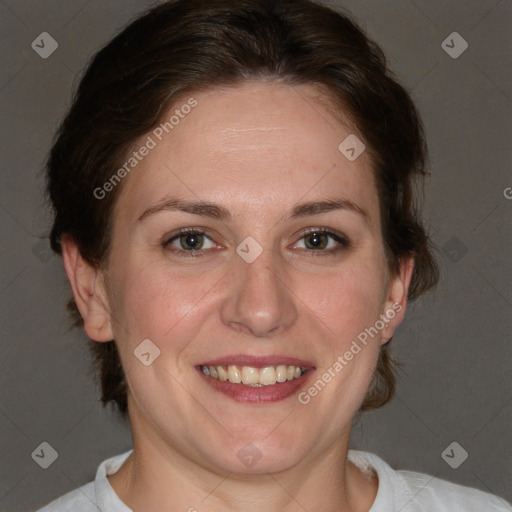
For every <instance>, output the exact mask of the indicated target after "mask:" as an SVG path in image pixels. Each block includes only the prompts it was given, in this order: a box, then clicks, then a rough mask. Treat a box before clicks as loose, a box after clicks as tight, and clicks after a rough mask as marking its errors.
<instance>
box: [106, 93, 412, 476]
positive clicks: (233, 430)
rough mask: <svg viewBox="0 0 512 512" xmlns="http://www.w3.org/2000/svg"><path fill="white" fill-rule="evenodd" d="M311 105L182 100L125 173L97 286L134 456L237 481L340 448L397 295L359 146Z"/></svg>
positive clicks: (296, 96)
mask: <svg viewBox="0 0 512 512" xmlns="http://www.w3.org/2000/svg"><path fill="white" fill-rule="evenodd" d="M318 94H319V92H318V90H316V89H315V88H314V87H313V86H293V87H290V86H285V85H278V84H269V83H267V84H264V83H251V84H246V85H243V86H239V87H236V88H230V89H224V90H211V91H208V92H202V93H198V94H194V95H193V98H194V99H195V100H196V101H197V105H196V106H195V107H194V108H192V109H190V110H191V111H190V113H188V114H186V115H183V112H184V111H188V110H189V109H187V108H186V109H184V110H182V111H181V116H180V119H179V122H178V123H176V124H175V125H173V128H172V130H171V129H169V128H168V131H169V133H166V132H165V131H163V133H160V131H159V132H152V133H149V134H148V135H149V136H150V137H151V138H152V139H153V142H155V144H156V146H155V147H153V148H152V149H150V150H149V151H148V154H147V155H146V156H144V157H142V156H141V161H140V162H139V163H138V165H137V167H136V169H134V170H133V171H132V172H131V174H130V175H129V176H128V177H126V178H125V182H124V183H123V190H122V193H121V194H120V197H119V199H118V202H117V204H116V208H115V211H114V223H113V232H112V247H111V253H110V256H109V261H108V274H107V280H106V282H107V289H108V292H109V293H108V295H109V297H110V314H111V319H112V329H113V335H114V337H115V339H116V341H117V344H118V347H119V351H120V355H121V359H122V363H123V367H124V370H125V372H126V377H127V381H128V385H129V407H130V419H131V422H132V428H133V431H134V436H135V442H136V444H137V442H139V443H150V444H151V445H152V446H153V448H157V449H159V450H160V451H161V452H167V451H169V453H175V454H176V453H177V454H179V455H181V456H184V457H185V458H186V459H188V460H189V461H194V462H196V463H197V464H201V465H202V466H205V467H208V468H214V469H215V470H217V471H218V470H221V471H226V472H228V471H229V472H239V473H250V472H252V473H267V472H275V471H280V470H284V469H287V468H290V467H292V466H295V465H297V464H301V463H308V461H309V462H311V461H312V460H313V459H314V458H316V457H321V456H322V454H325V453H326V452H327V450H336V449H338V451H340V450H341V451H342V450H343V446H346V442H347V441H348V435H349V428H350V423H351V420H352V418H353V416H354V414H355V413H356V412H357V410H358V408H359V406H360V404H361V402H362V400H363V398H364V396H365V394H366V391H367V388H368V386H369V383H370V381H371V377H372V372H373V371H374V369H375V365H376V361H377V357H378V353H379V350H380V348H381V345H382V343H383V339H384V340H385V339H387V338H389V337H390V336H391V334H392V330H393V328H394V327H395V326H396V324H397V323H398V322H399V318H401V315H400V314H398V312H397V311H398V310H397V308H396V306H395V307H394V308H393V302H394V301H395V299H397V298H398V301H402V304H404V303H403V300H402V299H403V296H404V289H405V287H406V283H404V279H402V278H401V277H390V276H389V274H388V271H387V265H386V259H385V254H384V248H383V240H382V237H381V226H380V217H379V201H378V196H377V190H376V188H375V185H374V181H373V177H372V171H371V168H370V159H369V155H368V152H367V151H364V152H363V153H362V154H361V155H360V156H359V157H358V158H356V159H355V160H353V159H352V160H353V161H351V160H349V159H348V158H347V157H346V156H345V155H348V156H350V157H352V152H351V151H350V149H348V150H347V148H346V147H345V146H344V147H345V154H344V153H342V151H341V150H340V149H339V148H338V147H339V145H340V143H341V142H342V141H344V140H345V139H346V138H347V137H348V136H349V135H353V134H354V133H355V132H354V129H351V128H350V127H349V126H345V125H343V124H341V122H340V121H339V120H337V119H335V118H334V117H333V116H332V114H330V113H329V111H328V110H327V109H326V108H325V107H324V106H322V104H321V103H320V102H318V101H317V100H316V99H315V96H318ZM189 99H190V98H185V99H184V100H183V102H181V103H180V102H179V103H178V104H176V105H174V107H173V109H172V112H170V113H169V115H168V116H166V119H167V118H169V117H170V116H171V115H172V114H173V112H174V110H176V109H178V110H179V109H180V107H181V106H182V105H184V104H186V103H187V101H188V100H189ZM192 103H193V101H192ZM174 121H175V120H174ZM155 133H158V134H160V138H161V140H159V137H157V136H156V135H155ZM359 139H362V136H361V135H359ZM147 140H148V139H147V137H144V138H143V139H141V144H140V145H141V146H142V145H143V144H146V142H147ZM350 140H351V139H349V141H350ZM149 146H153V144H152V143H149ZM349 146H350V145H349ZM137 148H138V146H137ZM137 148H135V149H137ZM357 149H358V148H356V150H357ZM347 151H348V152H347ZM326 202H331V203H326ZM334 202H337V206H336V207H333V204H334ZM197 203H208V204H207V205H206V204H197ZM317 203H318V204H317ZM306 204H307V205H309V206H299V205H306ZM329 204H330V207H329ZM193 205H195V206H193ZM177 206H178V207H179V208H177ZM184 206H186V208H183V209H181V207H184ZM184 209H186V210H187V211H184ZM221 213H222V215H221ZM183 228H187V229H188V230H190V231H191V233H184V234H181V235H180V233H179V230H180V229H183ZM198 231H199V233H198ZM325 232H328V233H325ZM308 233H309V234H308ZM390 310H393V311H392V313H393V314H392V318H393V319H392V320H390V321H389V326H388V327H383V324H384V322H383V321H382V320H381V315H387V318H388V319H389V318H390V316H391V315H390V314H388V312H389V311H390ZM379 320H380V322H379ZM375 326H377V327H375ZM370 328H373V330H372V329H370ZM365 329H367V331H366V340H365V342H364V343H363V342H362V341H361V340H362V339H364V338H365V336H364V334H362V333H364V332H365ZM368 330H369V331H368ZM368 332H370V333H371V335H368ZM358 336H359V340H358ZM143 340H151V341H150V342H148V341H145V342H144V344H143V345H140V344H141V343H142V342H143ZM354 342H356V345H354ZM139 345H140V347H139ZM138 347H139V348H138ZM156 347H157V348H158V350H159V355H158V357H156V355H157V353H158V351H157V349H156ZM356 347H359V351H358V350H357V348H356ZM347 353H349V354H347ZM350 354H352V357H350ZM136 355H138V357H137V356H136ZM336 362H338V364H336ZM204 366H214V367H215V370H214V371H213V372H212V371H211V370H210V375H209V376H208V375H206V374H205V372H204V371H203V368H204ZM230 366H231V367H232V368H229V367H230ZM219 367H221V368H220V369H219ZM290 367H297V368H305V369H306V371H305V373H304V375H302V376H299V375H300V374H301V373H302V371H301V370H296V369H295V368H291V369H290ZM263 368H266V369H264V370H263ZM215 371H216V372H217V373H218V374H219V375H218V376H217V378H215ZM212 373H213V375H212ZM325 375H327V377H326V376H325ZM328 375H330V379H329V377H328ZM322 376H324V377H322ZM226 378H227V379H228V380H225V379H226ZM238 378H243V379H244V381H245V382H252V383H260V384H261V383H262V382H263V385H260V386H254V385H249V384H244V383H243V382H242V383H237V382H230V380H232V381H237V380H238ZM258 379H260V380H258ZM265 379H268V380H265ZM288 379H291V380H288ZM276 380H279V381H283V380H284V382H276ZM319 380H320V381H321V384H319V383H318V382H317V381H319ZM274 382H275V383H274ZM315 382H317V384H316V387H315ZM269 383H270V384H269ZM311 389H313V391H308V390H311ZM315 390H316V392H315Z"/></svg>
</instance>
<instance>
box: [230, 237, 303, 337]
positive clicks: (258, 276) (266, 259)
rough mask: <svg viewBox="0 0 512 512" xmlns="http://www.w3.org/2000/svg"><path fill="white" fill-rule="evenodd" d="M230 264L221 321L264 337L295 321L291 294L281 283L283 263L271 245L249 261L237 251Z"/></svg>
mask: <svg viewBox="0 0 512 512" xmlns="http://www.w3.org/2000/svg"><path fill="white" fill-rule="evenodd" d="M244 248H246V247H245V246H243V247H242V249H244ZM242 254H243V253H242ZM233 265H234V267H235V268H234V272H232V273H231V280H230V286H229V293H228V296H227V297H226V301H225V304H224V306H223V308H222V320H223V322H224V323H225V324H227V325H229V326H230V327H232V328H236V329H242V330H244V331H246V332H248V333H251V334H252V335H253V336H257V337H264V336H268V335H270V334H271V333H273V332H277V331H281V330H282V329H284V328H286V327H288V326H289V325H291V324H292V323H293V322H294V321H295V320H296V318H297V310H296V305H295V302H294V300H293V294H291V293H290V290H289V289H288V287H287V286H285V284H284V280H285V276H284V271H283V262H282V261H281V260H280V259H279V257H278V256H277V255H276V254H275V253H274V251H273V250H272V249H271V248H264V249H263V251H262V252H261V254H260V255H259V256H258V257H257V258H256V259H254V260H253V261H251V262H248V261H247V260H245V259H244V257H243V256H239V255H238V254H237V255H236V257H235V258H234V261H233ZM280 273H281V274H282V275H281V276H280Z"/></svg>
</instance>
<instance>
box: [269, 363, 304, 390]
mask: <svg viewBox="0 0 512 512" xmlns="http://www.w3.org/2000/svg"><path fill="white" fill-rule="evenodd" d="M299 372H300V368H299ZM276 382H277V376H276V369H275V368H274V367H272V366H266V367H265V368H262V369H261V370H260V384H263V385H264V386H271V385H272V384H275V383H276Z"/></svg>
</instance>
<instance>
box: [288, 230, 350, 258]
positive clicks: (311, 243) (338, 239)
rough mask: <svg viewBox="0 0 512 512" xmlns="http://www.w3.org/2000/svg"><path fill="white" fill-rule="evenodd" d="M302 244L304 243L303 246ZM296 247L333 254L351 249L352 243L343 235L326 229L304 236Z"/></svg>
mask: <svg viewBox="0 0 512 512" xmlns="http://www.w3.org/2000/svg"><path fill="white" fill-rule="evenodd" d="M302 241H303V242H302ZM300 242H302V246H301V245H300ZM296 247H298V248H300V249H305V250H307V251H311V252H313V251H314V252H318V253H326V254H332V253H335V252H337V251H339V250H343V249H347V248H348V247H350V242H349V240H348V239H347V238H346V237H345V236H344V235H342V234H341V233H335V232H332V231H328V230H325V229H313V230H311V231H309V232H307V233H305V234H304V235H303V236H302V238H301V239H300V241H299V243H298V245H296Z"/></svg>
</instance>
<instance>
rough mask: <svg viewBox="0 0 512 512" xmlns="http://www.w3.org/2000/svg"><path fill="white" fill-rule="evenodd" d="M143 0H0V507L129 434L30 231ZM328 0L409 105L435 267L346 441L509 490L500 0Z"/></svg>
mask: <svg viewBox="0 0 512 512" xmlns="http://www.w3.org/2000/svg"><path fill="white" fill-rule="evenodd" d="M148 5H150V4H149V2H144V1H142V0H139V1H137V0H129V1H126V0H124V1H120V0H109V1H102V0H92V1H88V0H73V1H69V0H66V1H64V0H54V1H50V0H45V1H35V0H32V1H23V0H3V1H2V2H0V18H1V30H0V38H1V46H2V56H1V57H0V58H1V64H2V65H1V76H0V112H1V115H2V123H1V130H2V133H1V144H2V153H1V154H2V160H1V162H2V171H1V193H0V232H1V236H2V244H1V249H0V251H1V253H0V261H1V265H0V325H1V330H0V344H1V345H0V348H1V357H0V379H1V381H0V394H1V398H0V400H1V401H0V433H1V438H0V454H1V456H0V510H1V511H2V512H14V511H16V512H24V511H30V510H34V509H35V508H37V507H39V506H41V505H43V504H45V503H46V502H48V501H49V500H50V499H52V498H55V497H57V496H58V495H60V494H62V493H64V492H66V491H69V490H71V489H72V488H75V487H77V486H78V485H81V484H84V483H85V482H87V481H90V480H91V479H93V477H94V474H95V471H96V468H97V465H98V464H99V463H100V462H101V461H102V460H104V459H105V458H107V457H109V456H112V455H115V454H118V453H121V452H122V451H125V450H127V449H129V448H130V447H131V444H130V433H129V429H128V427H127V425H125V424H123V423H122V421H121V420H119V419H117V418H116V417H115V415H113V414H112V413H111V412H110V411H109V410H104V409H102V407H101V406H100V403H99V402H98V399H97V392H96V390H95V388H94V386H93V384H92V376H91V375H90V374H89V357H88V352H87V350H86V348H85V343H84V341H85V337H84V335H83V334H82V333H81V332H79V331H78V330H69V328H68V325H69V322H68V317H67V314H66V310H65V303H66V301H67V298H68V296H69V293H70V292H69V289H68V285H67V283H66V280H65V275H64V272H63V269H62V266H61V261H60V259H59V258H57V257H54V256H52V255H51V253H50V252H49V250H48V246H47V242H46V240H45V239H44V235H45V233H46V232H47V230H48V226H49V216H48V212H47V210H46V209H45V207H44V201H43V196H42V188H43V180H42V174H41V168H42V163H43V161H44V158H45V156H46V153H47V151H48V149H49V147H50V144H51V140H52V137H53V133H54V131H55V129H56V127H57V124H58V121H59V120H60V119H61V117H62V115H63V114H64V112H65V111H66V108H67V107H68V105H69V101H70V97H71V91H72V90H73V88H74V87H75V86H76V84H77V76H79V73H80V72H81V70H82V69H83V67H84V65H85V63H86V62H87V60H88V59H89V58H90V56H91V55H92V54H93V53H94V52H95V51H97V50H98V49H99V48H100V46H101V45H102V44H104V43H106V42H107V41H108V40H109V39H110V38H111V36H112V35H113V34H114V33H115V32H116V31H117V30H118V29H119V28H120V27H121V26H123V25H124V24H125V23H126V22H127V21H128V20H130V19H131V18H132V17H133V16H134V15H136V14H137V13H138V12H139V11H140V10H142V9H143V8H145V7H147V6H148ZM331 5H334V6H338V7H339V6H340V5H342V3H341V2H331ZM343 5H344V6H345V7H346V8H347V9H348V10H349V11H350V12H352V13H353V14H354V15H355V16H356V18H357V19H358V20H359V21H360V23H361V24H362V25H363V26H364V27H366V28H367V30H368V32H369V34H370V35H371V36H372V37H373V38H374V39H376V41H377V42H378V43H379V44H381V46H382V48H383V49H384V51H385V53H386V55H387V56H388V58H389V63H390V65H391V68H392V69H393V70H394V71H395V72H396V74H397V76H398V77H399V79H400V80H401V81H402V82H403V83H404V84H405V85H406V86H407V87H408V88H409V90H411V91H412V94H413V97H414V99H415V100H416V102H417V104H418V106H419V108H420V110H421V113H422V115H423V118H424V121H425V125H426V129H427V135H428V139H429V144H430V150H431V171H432V178H431V179H430V180H429V183H428V187H427V201H426V214H427V216H428V219H429V221H430V224H431V229H432V234H433V238H434V241H435V243H436V244H437V245H438V247H439V260H440V265H441V270H442V277H441V282H440V285H439V288H438V291H437V293H436V295H435V297H433V298H430V299H427V300H423V301H421V302H418V303H416V304H414V305H413V306H412V307H411V308H410V310H409V314H408V318H407V320H406V321H405V323H404V324H403V325H402V326H401V328H400V329H399V332H398V334H397V335H396V337H395V340H394V342H393V345H394V353H395V354H396V356H397V357H398V358H399V359H400V360H401V361H402V362H403V363H404V367H403V370H402V372H401V374H400V375H401V376H400V382H399V389H398V393H397V396H396V398H395V399H394V400H393V402H392V403H391V404H390V405H388V406H386V407H385V408H384V409H381V410H379V411H377V412H373V413H370V414H366V415H364V416H363V417H362V419H361V420H360V421H359V422H357V424H356V425H355V428H354V435H353V446H354V447H357V448H360V449H365V450H369V451H373V452H375V453H377V454H379V455H380V456H382V457H383V458H384V459H385V460H387V461H388V462H389V463H390V464H391V465H393V466H394V467H397V468H403V469H412V470H417V471H422V472H426V473H430V474H432V475H436V476H438V477H440V478H446V479H449V480H451V481H454V482H459V483H462V484H466V485H470V486H474V487H478V488H481V489H484V490H487V491H490V492H493V493H496V494H499V495H501V496H503V497H505V498H507V499H508V500H512V486H511V485H510V483H511V482H512V462H511V455H512V428H511V417H512V391H511V389H512V387H511V384H512V372H511V369H510V368H511V362H512V357H511V356H512V344H511V343H510V341H511V339H510V330H511V318H512V316H511V314H510V312H511V305H512V287H511V279H512V272H511V258H510V255H511V239H512V237H511V210H512V200H509V199H507V198H506V197H505V195H506V192H505V193H504V191H506V190H510V189H507V187H511V186H512V174H511V172H510V166H511V161H512V159H511V148H512V144H511V137H510V134H511V119H512V115H511V97H512V93H511V79H512V77H511V69H512V62H511V54H510V48H511V47H512V41H511V28H512V24H511V15H512V2H511V1H510V0H500V1H495V0H487V1H482V0H468V1H450V2H446V1H444V0H436V1H428V0H414V1H413V0H393V1H385V2H383V1H361V0H358V1H356V0H353V1H346V2H343ZM454 31H456V32H458V33H459V34H461V35H462V37H463V38H464V39H465V40H466V41H467V42H468V43H469V47H468V49H467V50H466V51H465V52H464V53H463V54H462V55H461V56H460V57H459V58H457V59H453V58H452V57H450V56H449V55H448V54H447V53H446V52H445V51H444V50H443V48H442V47H441V43H442V41H444V40H445V39H446V38H447V36H448V35H449V34H451V33H452V32H454ZM42 32H48V33H50V34H51V35H52V37H53V38H55V39H56V40H57V42H58V44H59V47H58V49H57V50H56V51H55V53H53V54H52V55H51V56H50V57H49V58H48V59H42V58H41V57H40V56H39V55H38V54H37V53H36V52H35V51H34V50H33V49H32V48H31V43H32V41H34V40H35V39H36V38H37V36H38V35H39V34H41V33H42ZM511 195H512V191H511V194H509V197H510V196H511ZM43 441H44V442H48V443H49V444H50V445H51V446H53V447H54V448H55V449H56V450H57V452H58V458H57V460H56V461H55V462H54V463H53V464H52V465H51V466H50V467H49V468H48V469H46V470H45V469H42V468H40V467H39V466H38V465H37V464H36V463H35V462H34V460H33V459H32V458H31V453H32V452H33V451H34V450H35V449H36V447H38V445H39V444H40V443H42V442H43ZM453 441H456V442H458V443H459V444H460V445H461V446H462V447H463V448H464V450H466V451H467V452H468V454H469V457H468V459H467V460H466V461H465V462H464V463H463V464H462V465H460V467H459V468H458V469H452V468H451V467H450V466H448V464H447V463H446V462H445V460H443V458H442V457H441V454H442V452H443V451H444V450H445V448H446V447H447V446H448V445H450V443H452V442H453ZM454 453H455V456H456V457H459V452H457V450H456V451H455V452H454Z"/></svg>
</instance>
